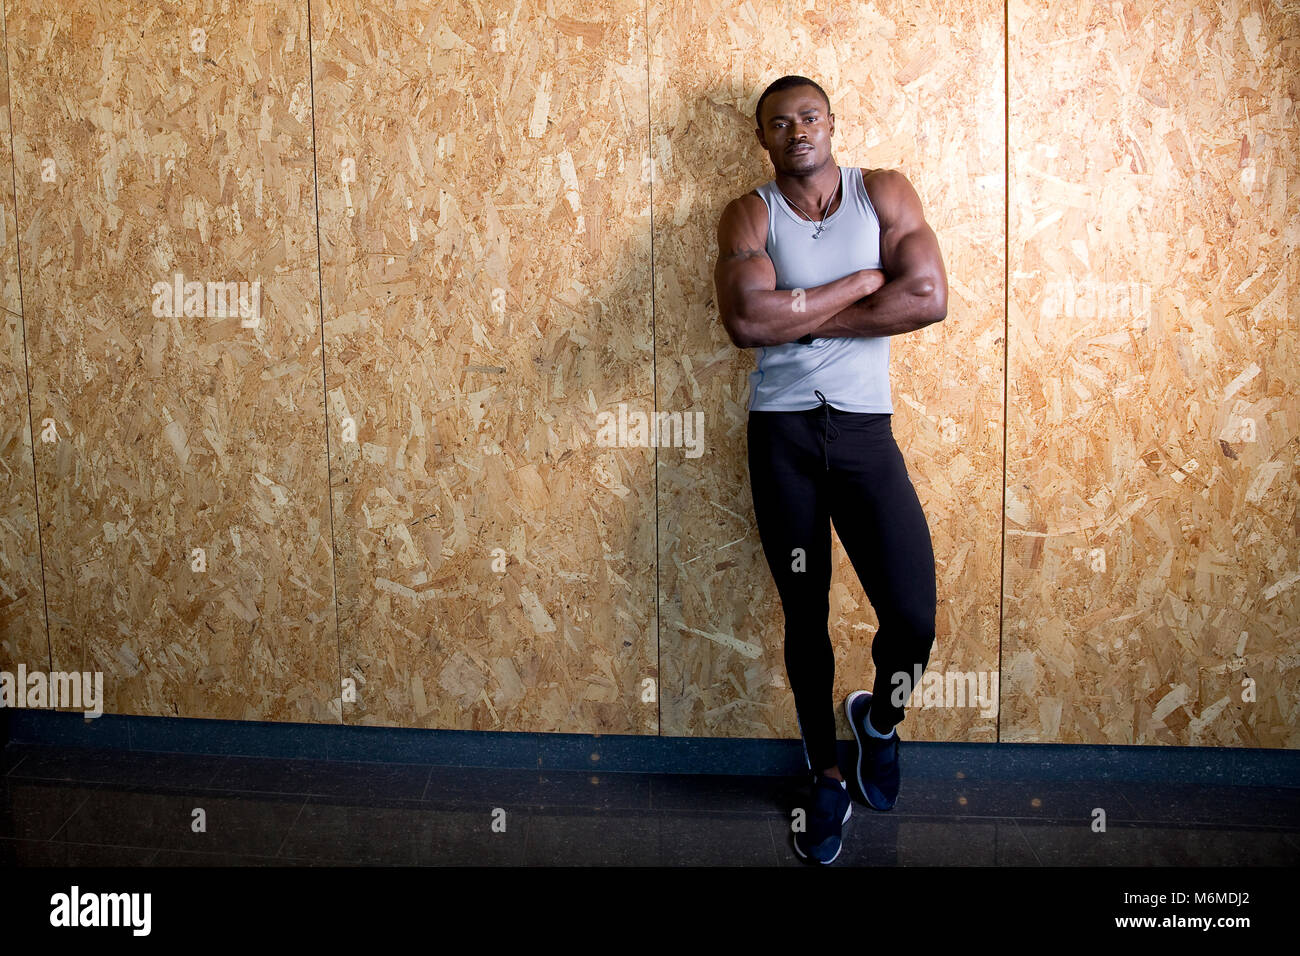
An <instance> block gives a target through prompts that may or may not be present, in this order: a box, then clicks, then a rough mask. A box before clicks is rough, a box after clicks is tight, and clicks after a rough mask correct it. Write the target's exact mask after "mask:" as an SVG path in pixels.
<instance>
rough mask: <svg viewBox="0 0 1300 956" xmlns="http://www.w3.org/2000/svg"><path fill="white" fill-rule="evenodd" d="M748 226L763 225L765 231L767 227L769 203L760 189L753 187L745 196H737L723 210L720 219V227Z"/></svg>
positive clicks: (750, 227)
mask: <svg viewBox="0 0 1300 956" xmlns="http://www.w3.org/2000/svg"><path fill="white" fill-rule="evenodd" d="M727 227H732V228H736V227H739V228H742V229H743V228H748V229H754V228H759V227H761V228H762V229H763V230H764V231H766V229H767V203H766V202H765V201H764V200H763V197H762V196H760V195H759V194H758V190H756V189H751V190H750V191H749V192H747V193H745V194H744V195H743V196H737V197H736V198H735V199H733V200H731V202H729V203H727V205H726V206H725V207H724V208H723V210H722V215H721V217H720V218H719V220H718V228H719V229H724V228H727Z"/></svg>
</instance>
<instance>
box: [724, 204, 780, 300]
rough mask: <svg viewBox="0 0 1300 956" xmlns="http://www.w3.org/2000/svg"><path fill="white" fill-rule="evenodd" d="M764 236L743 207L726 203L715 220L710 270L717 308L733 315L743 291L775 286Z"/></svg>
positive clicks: (773, 273)
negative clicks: (714, 250)
mask: <svg viewBox="0 0 1300 956" xmlns="http://www.w3.org/2000/svg"><path fill="white" fill-rule="evenodd" d="M766 240H767V237H766V235H765V234H763V233H762V232H761V231H760V230H759V229H758V228H756V224H755V223H754V221H753V217H752V216H748V215H746V213H745V210H744V209H743V207H738V206H736V205H731V206H728V207H727V209H726V210H724V212H723V214H722V220H721V222H720V223H719V224H718V261H717V264H716V265H715V267H714V270H713V278H714V283H715V285H716V286H717V292H718V308H719V310H720V311H721V312H722V314H723V316H724V317H726V316H729V315H734V314H735V313H736V312H737V311H738V309H739V306H740V305H741V302H742V301H743V299H744V295H745V293H746V292H771V291H773V290H775V289H776V267H775V266H774V265H773V264H772V260H771V258H770V257H769V256H768V254H767V249H766V245H767V241H766Z"/></svg>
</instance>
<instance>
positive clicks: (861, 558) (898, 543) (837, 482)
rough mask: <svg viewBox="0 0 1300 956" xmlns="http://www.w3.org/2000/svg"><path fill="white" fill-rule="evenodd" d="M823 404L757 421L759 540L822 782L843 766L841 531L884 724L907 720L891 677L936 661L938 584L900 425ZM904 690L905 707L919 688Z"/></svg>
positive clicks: (754, 469)
mask: <svg viewBox="0 0 1300 956" xmlns="http://www.w3.org/2000/svg"><path fill="white" fill-rule="evenodd" d="M816 394H817V397H818V399H819V400H820V401H821V404H820V405H818V406H816V407H814V408H810V409H808V410H806V411H799V412H763V411H750V413H749V422H748V443H749V477H750V487H751V490H752V493H753V497H754V515H755V518H756V519H757V522H758V533H759V538H760V539H761V541H762V544H763V553H764V554H765V555H766V557H767V564H768V567H769V568H770V569H771V571H772V577H773V579H774V580H775V582H776V588H777V592H778V593H779V594H780V596H781V607H782V610H783V611H784V613H785V667H786V674H787V676H788V678H789V681H790V689H791V690H792V691H793V692H794V701H795V710H796V713H797V716H798V720H799V730H800V733H801V734H802V736H803V742H804V752H805V756H806V757H807V759H808V766H809V769H811V770H813V771H815V772H819V773H820V772H821V771H823V770H826V769H829V768H830V767H833V766H835V765H836V762H837V760H836V752H835V703H834V701H833V700H832V695H833V694H834V683H835V653H834V651H833V650H832V649H831V638H830V632H829V631H828V629H827V621H828V618H829V616H830V586H831V532H830V522H831V521H834V523H835V531H836V533H837V534H838V535H839V538H840V542H841V543H842V544H843V545H844V550H845V552H846V553H847V554H848V556H849V560H850V561H851V562H852V563H853V569H854V570H855V571H856V572H857V575H858V580H859V581H861V582H862V587H863V589H864V590H865V591H866V594H867V598H868V599H869V600H870V601H871V606H872V607H873V608H874V609H875V611H876V617H877V618H878V619H879V621H880V630H879V631H877V632H876V636H875V639H874V640H873V641H872V644H871V660H872V661H873V662H874V664H875V665H876V676H875V681H874V684H873V687H872V701H871V709H872V723H873V724H874V725H876V726H881V727H883V726H893V725H894V724H897V723H899V722H901V721H902V719H903V708H902V707H900V706H897V705H896V704H895V703H894V701H893V699H892V698H893V697H894V691H895V688H899V687H900V685H899V684H898V683H897V682H891V677H892V676H893V675H894V674H895V673H901V674H906V675H907V676H908V680H909V681H910V680H911V679H912V676H913V668H914V667H915V666H916V665H918V664H919V665H920V666H921V669H922V671H924V669H925V666H926V664H927V663H929V658H930V649H931V647H932V645H933V644H934V618H935V584H934V550H933V548H932V545H931V542H930V528H929V525H928V524H927V523H926V520H925V513H924V512H923V511H922V510H921V502H920V500H919V499H918V498H917V496H916V489H915V488H913V487H912V481H911V479H910V478H909V477H908V475H907V466H906V464H905V463H904V461H903V454H902V452H901V451H900V450H899V448H898V444H897V443H896V442H895V441H894V434H893V431H892V429H891V427H890V424H891V423H890V419H891V417H892V416H890V415H888V414H883V413H881V414H875V413H863V412H847V411H844V410H843V409H838V408H835V407H834V406H833V405H831V404H830V403H829V402H827V401H826V399H825V397H824V396H823V395H822V394H821V392H817V393H816ZM828 519H829V520H828ZM796 549H802V554H803V558H802V559H801V558H800V555H799V554H798V553H797V552H796ZM903 686H904V688H905V690H906V693H904V692H903V690H900V691H899V696H901V697H903V699H904V700H906V696H907V693H910V688H911V684H910V683H909V684H907V685H903Z"/></svg>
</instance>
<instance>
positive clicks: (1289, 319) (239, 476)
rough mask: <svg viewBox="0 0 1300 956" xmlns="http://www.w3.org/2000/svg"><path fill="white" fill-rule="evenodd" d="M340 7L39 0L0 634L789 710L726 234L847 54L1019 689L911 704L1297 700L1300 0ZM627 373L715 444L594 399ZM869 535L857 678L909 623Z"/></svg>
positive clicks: (661, 727)
mask: <svg viewBox="0 0 1300 956" xmlns="http://www.w3.org/2000/svg"><path fill="white" fill-rule="evenodd" d="M1189 10H1190V11H1191V12H1190V13H1189ZM1004 17H1006V18H1007V19H1008V20H1009V23H1010V33H1009V37H1010V44H1009V47H1008V45H1007V37H1008V34H1007V33H1006V31H1005V29H1004ZM308 19H309V14H308V9H307V4H306V3H303V2H295V3H288V2H279V3H270V2H265V3H257V2H254V3H250V4H244V5H241V6H240V8H239V12H238V13H234V14H231V13H229V12H228V11H226V10H225V9H224V8H220V7H218V6H217V5H213V4H210V5H207V6H205V7H204V8H202V9H200V10H196V11H192V12H191V11H183V12H178V11H177V10H176V9H174V8H170V7H161V6H154V5H150V4H141V3H126V2H121V0H118V2H110V3H107V4H96V5H93V6H92V5H89V4H81V5H73V6H72V7H71V8H69V7H68V6H67V5H56V4H52V3H34V4H30V5H27V6H26V8H24V9H14V10H6V22H7V26H8V32H7V36H6V38H5V52H6V54H7V57H8V61H7V67H8V68H7V70H6V72H5V76H6V78H7V82H8V84H9V88H8V89H7V91H6V92H7V93H8V95H9V98H10V100H11V103H10V105H11V109H12V116H13V129H12V131H11V132H10V134H9V135H5V136H4V137H3V143H4V145H5V147H6V150H5V152H4V162H5V163H9V162H10V161H11V160H12V173H13V176H12V179H11V178H10V177H5V178H3V179H2V180H0V181H2V182H4V183H5V184H6V189H8V184H9V183H10V182H11V181H12V182H14V183H15V184H16V190H14V191H12V192H6V194H5V197H4V199H5V202H4V212H3V216H0V223H2V224H3V230H4V232H3V240H4V242H3V247H2V248H3V259H2V260H0V261H2V262H3V268H4V279H3V283H2V284H0V289H2V290H3V291H2V294H3V295H4V296H5V305H6V323H5V326H4V329H3V335H4V340H3V345H4V348H3V358H0V361H3V363H4V365H3V368H2V369H0V373H2V376H3V377H2V378H0V396H3V401H4V415H3V419H2V422H0V428H2V429H3V431H2V432H0V434H2V435H3V443H0V448H2V449H3V452H2V454H3V458H0V461H3V463H4V467H3V469H2V470H0V482H2V483H3V484H2V485H0V493H2V494H3V499H2V500H3V502H4V507H3V509H2V510H0V641H3V645H2V646H3V654H4V658H3V661H0V666H2V667H3V668H5V669H8V670H11V671H12V670H14V669H16V667H17V666H18V664H19V663H25V664H26V665H27V667H28V668H53V669H73V668H75V669H79V670H96V669H98V670H102V671H104V675H105V681H104V686H105V690H106V696H107V700H106V702H105V710H106V711H108V712H114V713H131V714H150V715H181V716H188V717H225V718H242V719H264V720H296V721H316V722H326V721H339V720H342V721H344V722H349V723H358V724H374V725H391V726H409V727H424V728H435V727H437V728H462V729H469V728H472V729H480V730H514V731H564V732H596V733H633V734H646V733H648V734H654V733H664V734H681V735H692V736H779V737H790V738H793V737H795V736H796V735H797V729H796V725H795V720H794V709H793V703H792V700H791V698H790V694H789V690H788V688H787V687H786V686H785V675H784V666H783V663H782V653H781V633H782V622H781V614H780V608H779V603H778V601H777V599H776V594H775V591H774V589H773V587H772V585H771V578H770V575H769V573H768V570H767V568H766V565H765V563H764V561H763V557H762V552H761V550H760V548H759V546H758V540H757V534H756V531H755V529H754V525H753V517H752V508H751V504H750V498H749V489H748V476H747V472H746V469H745V464H744V406H745V385H746V377H747V375H748V373H749V371H750V370H751V369H752V367H753V356H752V354H750V353H747V352H740V351H738V350H736V349H735V348H734V346H732V345H731V343H730V342H729V340H728V339H727V337H726V334H725V332H724V331H723V329H722V327H721V325H720V323H719V322H718V317H717V309H716V304H715V303H714V302H713V288H712V263H713V258H714V255H715V252H716V248H715V242H714V237H713V232H714V227H715V225H716V221H717V216H718V213H719V212H720V210H721V208H722V206H723V205H725V203H726V202H727V201H729V200H730V199H731V198H733V197H734V196H736V195H739V194H740V193H742V192H744V191H746V190H748V189H750V188H752V187H753V186H755V185H757V184H759V183H761V182H764V181H766V180H767V179H770V176H771V171H770V164H769V163H768V160H767V158H766V155H765V154H764V153H762V152H761V151H760V149H759V147H758V146H757V144H756V143H755V141H754V138H753V133H752V128H753V119H752V117H753V109H754V105H755V102H756V100H757V97H758V94H759V93H760V92H761V90H762V88H763V87H764V86H765V85H766V83H767V82H770V80H771V79H773V78H775V77H776V76H779V75H781V74H782V73H787V72H805V73H809V74H811V75H812V76H814V77H815V78H818V79H819V80H820V81H821V82H822V83H823V85H824V86H825V87H826V88H827V90H828V92H829V93H830V95H831V98H832V105H833V108H834V110H835V112H836V115H837V120H838V128H837V134H836V142H835V156H836V160H837V161H838V162H839V163H841V164H842V165H860V166H892V167H896V168H899V169H902V170H903V171H904V172H905V173H906V174H907V175H908V176H909V178H910V179H911V180H912V182H913V183H914V184H915V186H916V187H917V190H918V192H919V193H920V195H921V198H922V201H923V202H924V204H925V208H926V211H927V215H928V218H929V221H930V222H931V224H932V225H933V226H934V228H935V230H936V232H937V233H938V235H939V238H940V244H941V248H942V250H943V253H944V258H945V263H946V266H947V271H948V276H949V284H950V298H949V315H948V319H947V320H946V321H945V322H944V323H941V324H940V325H938V326H933V327H930V328H928V329H926V330H923V331H921V332H918V333H913V334H910V335H906V336H900V337H897V338H895V339H894V341H893V361H892V373H893V393H894V403H895V407H896V414H895V420H894V431H895V434H896V436H897V438H898V441H899V444H900V446H901V447H902V449H903V452H904V455H905V457H906V459H907V461H908V464H909V468H910V470H911V473H912V476H913V481H914V482H915V484H916V485H917V489H918V492H919V494H920V496H921V499H922V502H923V504H924V506H925V508H926V512H927V516H928V519H929V522H930V527H931V531H932V535H933V538H934V544H935V552H936V560H937V563H938V568H937V572H938V578H939V599H940V604H939V616H938V639H937V643H936V648H935V652H934V654H933V656H932V659H931V669H932V670H937V671H939V672H946V671H994V670H996V669H998V668H999V667H1001V669H1002V681H1001V694H1000V696H1001V704H1002V706H1001V714H1000V716H999V717H986V716H983V715H981V714H980V712H979V711H978V709H975V708H918V709H914V710H913V711H912V712H911V717H910V718H909V726H911V727H912V730H911V731H910V732H909V734H908V736H909V737H910V738H911V739H917V738H921V739H936V740H937V739H948V740H983V741H989V740H995V739H1003V740H1037V741H1056V742H1112V743H1172V744H1224V745H1250V746H1290V745H1294V734H1295V732H1296V731H1295V726H1296V719H1295V717H1296V714H1295V706H1296V704H1295V700H1296V694H1295V691H1296V674H1297V668H1296V666H1295V663H1294V647H1295V645H1296V639H1297V636H1300V633H1298V630H1300V613H1298V610H1297V600H1296V594H1297V587H1296V586H1295V585H1296V584H1297V582H1300V570H1298V569H1300V551H1298V548H1297V545H1296V531H1297V526H1298V525H1300V521H1297V517H1296V506H1297V502H1296V443H1295V441H1294V439H1293V436H1294V435H1295V434H1296V424H1297V421H1296V417H1297V408H1296V399H1295V398H1294V397H1293V393H1294V384H1295V380H1296V370H1297V356H1296V354H1295V347H1296V346H1295V333H1296V314H1295V298H1294V290H1295V288H1296V280H1297V275H1296V269H1297V265H1296V262H1297V259H1296V257H1295V255H1294V253H1295V246H1296V240H1297V235H1298V233H1297V227H1296V226H1295V225H1294V223H1295V222H1296V221H1298V220H1300V217H1298V216H1297V209H1296V198H1295V188H1294V186H1291V185H1290V184H1289V176H1288V174H1290V179H1293V178H1294V169H1295V163H1296V160H1295V156H1296V155H1297V154H1298V153H1300V150H1298V149H1297V145H1298V144H1297V142H1296V116H1295V107H1294V100H1295V98H1296V88H1295V87H1296V81H1295V77H1296V75H1297V72H1298V71H1297V65H1298V64H1297V59H1298V58H1300V56H1298V53H1297V46H1296V44H1295V42H1294V40H1293V39H1288V38H1293V37H1294V36H1296V35H1298V34H1300V31H1298V30H1297V29H1296V28H1297V25H1298V24H1297V22H1296V21H1297V17H1296V14H1295V13H1294V12H1286V13H1283V12H1282V9H1281V8H1280V7H1278V6H1277V5H1267V4H1254V5H1252V4H1245V3H1242V4H1236V5H1230V8H1229V9H1226V10H1224V9H1220V8H1219V7H1216V6H1211V5H1208V4H1205V5H1198V6H1195V7H1189V5H1188V4H1176V3H1168V4H1163V5H1159V6H1155V7H1142V8H1138V7H1137V6H1136V5H1133V4H1125V5H1115V6H1103V5H1097V6H1089V7H1085V8H1080V9H1079V10H1077V11H1072V12H1069V13H1064V12H1061V11H1059V10H1058V9H1056V8H1055V7H1051V6H1048V5H1044V4H1038V5H1026V4H1018V3H1012V4H1011V5H1010V6H1009V7H1004V6H1003V5H1002V4H997V3H993V2H983V0H981V2H978V3H968V4H965V5H963V6H962V7H960V8H953V7H951V6H948V5H943V4H938V3H933V4H926V5H923V6H922V7H919V8H918V7H916V6H915V5H910V4H901V3H889V4H886V5H885V6H884V7H883V8H881V7H879V6H878V5H877V6H872V5H866V4H860V5H859V4H851V5H844V4H828V3H825V2H821V0H816V2H811V3H803V2H790V3H763V4H749V3H745V4H739V3H710V2H707V0H706V2H704V3H698V4H691V5H673V6H671V7H666V6H660V5H654V4H645V3H642V2H636V3H633V2H614V3H604V4H602V5H600V6H599V7H598V8H596V9H594V10H593V9H591V8H590V7H589V6H584V5H579V4H577V3H576V2H575V3H573V4H564V3H551V4H546V5H542V4H527V3H520V4H511V5H492V4H487V5H480V6H478V7H474V6H470V7H464V6H463V5H459V4H443V5H438V4H429V3H398V4H384V5H375V4H364V5H362V6H360V7H358V6H357V5H356V4H343V3H338V2H319V3H313V4H312V5H311V11H310V23H309V22H308ZM196 31H201V32H196ZM1171 38H1172V39H1171ZM1008 49H1009V54H1010V56H1009V59H1005V60H1004V53H1005V51H1007V50H1008ZM1004 71H1005V72H1006V73H1009V77H1010V87H1009V90H1008V89H1007V88H1006V87H1005V86H1004ZM1008 102H1009V110H1008V108H1007V106H1008ZM8 113H9V110H5V111H3V113H0V122H7V121H8ZM6 129H7V128H6ZM1008 130H1009V138H1008V136H1007V131H1008ZM10 144H12V152H9V150H8V147H9V146H10ZM1008 153H1009V155H1010V158H1011V163H1010V169H1009V170H1008V169H1007V167H1006V163H1005V156H1006V155H1007V154H1008ZM51 167H52V168H53V170H54V173H53V175H52V176H51V173H50V170H51ZM5 172H6V170H0V176H3V174H4V173H5ZM1008 179H1009V181H1010V187H1011V193H1010V196H1008V195H1007V194H1006V192H1005V185H1006V182H1007V180H1008ZM1008 221H1009V226H1010V228H1009V231H1008V229H1007V223H1008ZM1008 246H1009V249H1010V256H1009V257H1007V256H1006V255H1005V249H1006V247H1008ZM652 253H653V255H652ZM19 263H21V271H20V269H19ZM177 272H180V273H183V274H184V277H185V279H187V280H197V281H200V282H207V281H212V282H226V281H240V280H260V281H261V283H262V285H261V303H260V304H261V309H260V312H261V316H260V321H258V322H257V323H255V324H254V325H253V327H247V326H246V325H245V324H244V323H243V322H241V320H240V318H238V317H215V316H207V315H184V314H181V315H173V316H166V315H163V316H159V315H156V314H155V312H156V310H155V309H154V308H153V305H154V296H153V294H152V292H151V289H152V288H153V286H154V283H156V282H159V281H167V280H170V279H171V277H172V276H173V275H174V274H175V273H177ZM20 277H21V293H20V282H19V279H20ZM1122 290H1127V292H1124V291H1122ZM1126 296H1127V297H1126ZM1008 302H1009V308H1008ZM1099 302H1100V303H1102V304H1101V305H1098V303H1099ZM1148 302H1149V304H1147V303H1148ZM1089 303H1091V304H1089ZM1135 303H1136V305H1135ZM1008 331H1009V334H1007V332H1008ZM1004 375H1005V376H1006V377H1007V380H1008V382H1009V388H1008V389H1007V393H1006V395H1005V396H1004V392H1003V379H1004ZM1004 403H1005V404H1004ZM620 405H623V406H625V407H626V408H627V409H628V410H629V411H632V412H635V411H642V412H646V413H651V412H653V411H655V410H656V409H659V410H663V411H668V412H680V413H682V414H690V413H695V412H699V413H702V415H703V421H704V433H703V446H702V447H703V452H704V453H703V454H702V455H700V456H699V457H689V456H688V455H687V454H686V453H685V450H684V449H682V448H673V447H667V448H659V449H654V448H639V447H629V448H617V447H615V448H610V447H604V446H602V445H600V444H598V442H597V434H598V433H597V417H596V416H597V414H598V413H599V412H617V411H618V409H619V406H620ZM29 406H30V408H29ZM1004 408H1005V412H1006V413H1005V417H1004ZM46 420H49V421H51V422H52V423H53V424H52V426H45V425H44V424H43V423H44V422H46ZM51 427H52V428H53V431H54V433H55V436H56V439H55V440H54V441H42V430H43V429H44V431H45V432H46V433H47V434H48V433H49V431H50V429H51ZM1004 429H1005V434H1006V445H1005V459H1006V463H1005V468H1004V445H1003V434H1004ZM1004 480H1005V483H1006V497H1005V509H1004V508H1003V501H1004V498H1003V483H1004ZM38 502H39V507H38ZM38 515H39V520H38ZM38 527H39V534H38ZM1004 528H1005V535H1004ZM195 549H202V551H203V556H204V558H205V559H206V565H205V567H204V568H203V570H201V571H199V570H196V569H195V568H196V564H195V562H196V558H195V556H194V553H195ZM836 554H837V566H836V572H835V581H834V584H833V587H832V631H833V634H834V635H835V644H836V654H837V661H838V668H837V694H842V693H843V692H845V691H847V690H848V689H850V688H853V687H859V686H869V684H870V679H871V673H872V671H871V668H872V665H871V661H870V656H869V647H870V645H869V641H870V638H871V636H872V634H873V632H874V629H875V623H876V621H875V617H874V614H873V613H872V611H871V608H870V605H869V604H868V603H867V601H866V600H865V597H864V596H863V594H862V591H861V588H860V586H859V584H858V583H857V581H856V578H855V577H854V576H853V574H852V570H851V567H850V565H849V564H848V561H847V559H846V558H845V557H844V555H843V553H842V549H840V548H839V545H838V542H837V543H836ZM1004 565H1005V566H1004ZM47 622H48V623H47ZM1000 627H1001V631H1000V630H999V628H1000ZM1246 677H1248V678H1252V679H1254V680H1255V681H1256V683H1257V689H1256V691H1255V695H1256V697H1255V699H1254V700H1253V701H1243V700H1242V696H1243V694H1242V679H1243V678H1246ZM345 685H346V687H347V691H346V692H344V691H343V690H342V688H343V687H344V686H345ZM353 691H355V692H353ZM841 731H842V732H844V728H843V727H842V728H841Z"/></svg>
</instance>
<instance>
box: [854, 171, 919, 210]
mask: <svg viewBox="0 0 1300 956" xmlns="http://www.w3.org/2000/svg"><path fill="white" fill-rule="evenodd" d="M858 171H859V172H860V173H861V174H862V185H863V186H864V187H865V188H866V190H867V198H869V199H870V200H871V205H873V206H874V207H875V208H876V212H877V214H879V216H880V218H881V219H882V220H885V219H893V218H896V217H910V216H913V215H917V214H919V213H920V211H921V201H920V199H919V198H918V197H917V195H916V190H915V189H914V188H913V186H912V184H911V182H909V181H908V178H907V177H906V176H905V175H903V172H902V170H898V169H859V170H858Z"/></svg>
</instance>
